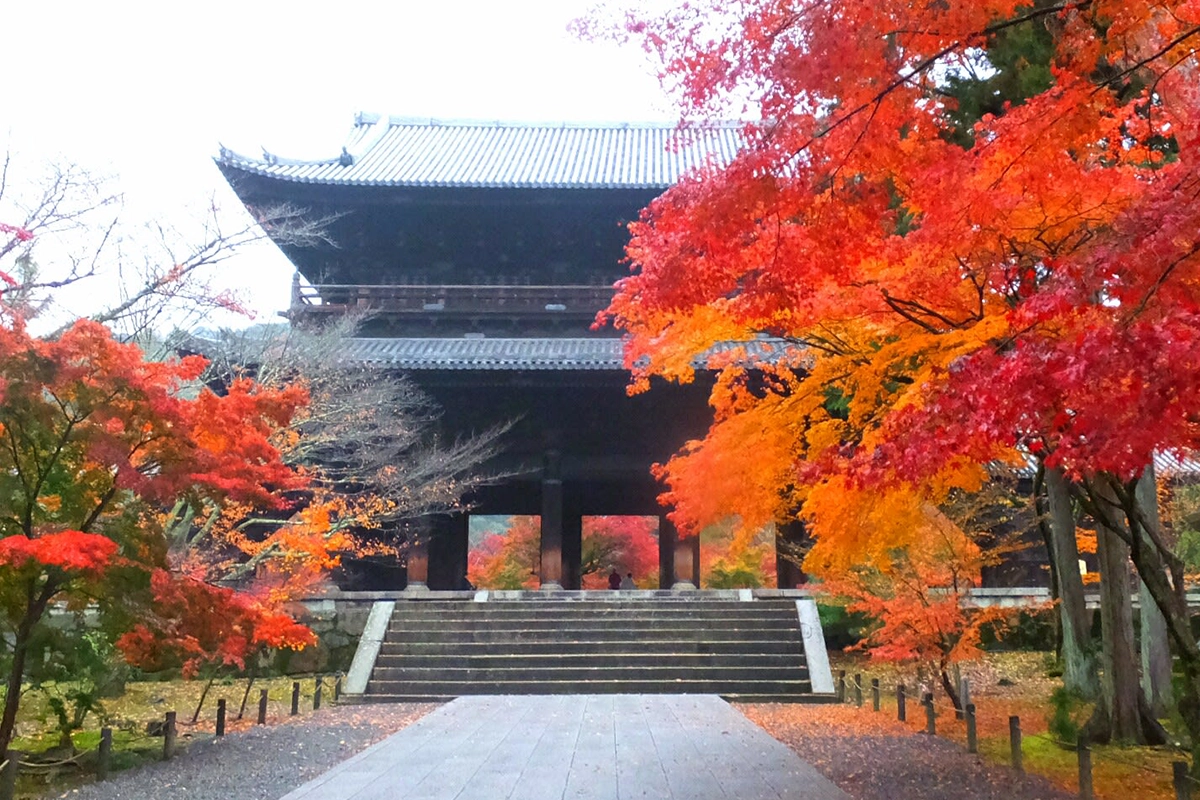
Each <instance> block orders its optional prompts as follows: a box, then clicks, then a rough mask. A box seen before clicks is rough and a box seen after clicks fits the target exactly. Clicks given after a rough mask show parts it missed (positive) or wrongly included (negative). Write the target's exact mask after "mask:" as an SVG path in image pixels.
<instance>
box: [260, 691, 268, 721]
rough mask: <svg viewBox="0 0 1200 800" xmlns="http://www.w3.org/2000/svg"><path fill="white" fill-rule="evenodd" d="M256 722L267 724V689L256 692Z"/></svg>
mask: <svg viewBox="0 0 1200 800" xmlns="http://www.w3.org/2000/svg"><path fill="white" fill-rule="evenodd" d="M258 724H259V725H266V724H267V690H266V689H263V690H262V691H260V692H259V693H258Z"/></svg>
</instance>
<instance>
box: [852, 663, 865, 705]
mask: <svg viewBox="0 0 1200 800" xmlns="http://www.w3.org/2000/svg"><path fill="white" fill-rule="evenodd" d="M862 704H863V692H862V675H860V674H859V673H857V672H856V673H854V705H856V706H858V707H859V708H862Z"/></svg>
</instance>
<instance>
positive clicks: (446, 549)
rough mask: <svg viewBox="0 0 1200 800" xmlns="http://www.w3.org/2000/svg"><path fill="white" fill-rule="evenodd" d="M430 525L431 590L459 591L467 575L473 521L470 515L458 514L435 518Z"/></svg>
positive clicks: (429, 580)
mask: <svg viewBox="0 0 1200 800" xmlns="http://www.w3.org/2000/svg"><path fill="white" fill-rule="evenodd" d="M430 523H431V530H432V534H431V535H430V537H429V573H428V584H429V588H430V589H436V590H448V591H453V590H455V589H459V588H461V587H462V586H463V579H464V578H466V575H467V548H468V544H467V539H468V528H469V527H470V519H469V517H468V516H467V515H466V514H454V515H444V516H438V517H434V518H433V519H432V520H430Z"/></svg>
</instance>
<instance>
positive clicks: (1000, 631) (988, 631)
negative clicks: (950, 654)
mask: <svg viewBox="0 0 1200 800" xmlns="http://www.w3.org/2000/svg"><path fill="white" fill-rule="evenodd" d="M1054 613H1055V612H1054V611H1053V609H1045V610H1042V611H1025V610H1021V611H1019V612H1017V614H1016V615H1015V616H1014V617H1012V618H1010V619H1009V620H1007V621H1005V623H1004V624H1003V625H1000V626H995V625H987V626H984V628H983V629H982V630H981V631H980V636H979V643H980V646H981V647H983V648H984V649H985V650H1027V651H1044V650H1053V649H1054V645H1055V635H1056V634H1055V628H1054Z"/></svg>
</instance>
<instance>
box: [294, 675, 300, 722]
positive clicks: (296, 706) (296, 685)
mask: <svg viewBox="0 0 1200 800" xmlns="http://www.w3.org/2000/svg"><path fill="white" fill-rule="evenodd" d="M299 713H300V681H295V682H293V683H292V716H293V717H294V716H296V715H297V714H299Z"/></svg>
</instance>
